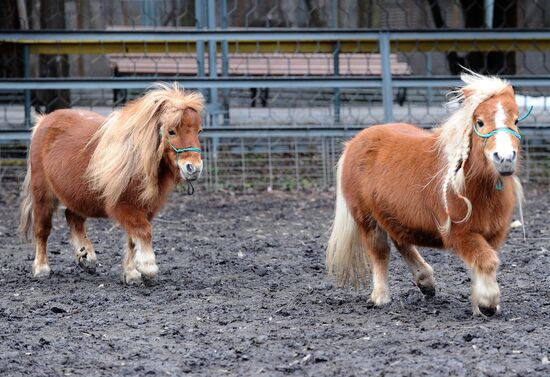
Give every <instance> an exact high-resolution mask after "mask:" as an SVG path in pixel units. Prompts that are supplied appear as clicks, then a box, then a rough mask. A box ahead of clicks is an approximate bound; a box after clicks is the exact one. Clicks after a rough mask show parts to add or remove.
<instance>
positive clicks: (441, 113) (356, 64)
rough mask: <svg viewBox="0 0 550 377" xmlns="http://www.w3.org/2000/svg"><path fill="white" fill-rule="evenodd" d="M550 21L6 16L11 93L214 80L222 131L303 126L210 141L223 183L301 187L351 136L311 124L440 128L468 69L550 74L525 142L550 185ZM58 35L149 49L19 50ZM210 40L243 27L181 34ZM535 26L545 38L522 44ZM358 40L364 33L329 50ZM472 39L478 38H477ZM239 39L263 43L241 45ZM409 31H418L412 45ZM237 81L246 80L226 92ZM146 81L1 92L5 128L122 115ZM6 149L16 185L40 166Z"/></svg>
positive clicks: (211, 179)
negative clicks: (51, 118)
mask: <svg viewBox="0 0 550 377" xmlns="http://www.w3.org/2000/svg"><path fill="white" fill-rule="evenodd" d="M21 4H25V5H26V7H25V6H23V7H21ZM549 10H550V1H546V0H545V1H536V2H523V1H517V0H496V1H492V2H485V1H481V0H460V1H459V0H453V1H437V0H413V1H404V0H402V1H400V0H361V1H359V0H301V1H290V0H281V1H260V0H220V1H183V0H158V1H152V0H122V1H107V0H95V1H91V0H79V1H76V0H40V1H32V2H31V1H23V2H21V1H15V0H8V1H7V2H6V5H5V7H3V9H1V10H0V22H3V25H5V28H6V30H4V32H0V37H2V38H0V62H1V64H0V83H1V81H4V82H7V83H10V82H11V81H9V80H13V79H21V80H23V81H24V80H32V79H35V78H46V77H50V78H54V79H55V80H58V81H63V80H68V79H71V80H75V79H76V80H81V81H79V82H85V81H89V82H92V83H93V82H94V81H93V80H96V79H108V80H112V81H113V82H116V80H130V81H131V80H148V81H150V82H154V81H173V80H178V81H181V82H185V83H189V85H187V87H188V89H193V86H192V85H193V83H194V81H193V80H195V79H204V78H207V79H208V80H209V82H210V83H211V84H212V85H211V86H208V85H207V86H206V87H205V86H202V87H201V88H200V90H201V91H203V93H204V94H205V96H206V97H207V101H208V116H206V117H205V119H204V122H205V126H206V127H207V128H216V127H231V128H237V129H239V128H241V129H243V130H246V129H248V128H260V129H261V128H266V129H278V130H288V133H287V134H286V135H285V136H284V137H281V136H280V135H281V134H280V132H279V133H278V135H279V136H277V137H263V136H262V137H251V136H247V135H249V133H245V132H244V131H243V134H242V135H240V137H236V138H224V137H218V136H216V137H206V138H205V140H204V142H205V143H206V144H207V146H208V148H207V149H208V151H209V152H208V154H207V156H206V159H207V160H208V161H209V163H208V169H207V170H208V171H207V175H206V177H205V183H206V185H207V187H208V188H231V189H237V188H238V189H247V188H249V187H258V188H288V189H295V188H304V187H310V186H331V185H332V184H333V182H334V180H333V178H334V176H333V167H334V163H335V161H336V159H337V155H338V153H339V151H340V148H341V147H340V144H341V141H342V138H343V136H339V137H336V136H335V137H325V136H319V135H317V136H316V135H315V134H312V135H313V136H308V137H303V136H300V137H297V136H295V135H296V134H295V133H294V131H293V130H295V129H298V128H308V127H312V128H330V129H337V130H342V135H343V134H344V132H345V130H347V129H349V128H358V127H359V128H360V127H368V126H371V125H374V124H379V123H384V122H385V121H388V120H390V119H391V120H393V121H395V122H407V123H413V124H416V125H419V126H421V127H433V126H435V125H437V124H439V123H441V122H442V121H443V120H444V119H445V118H446V117H447V116H448V115H449V114H450V111H451V110H449V109H447V108H445V106H444V103H445V101H446V94H447V92H448V91H449V90H450V89H451V88H450V87H449V85H447V84H438V83H437V82H436V81H437V79H438V78H441V77H449V78H456V74H457V73H458V72H459V71H460V70H461V68H460V67H461V66H466V67H470V68H472V69H474V70H476V71H479V72H482V73H489V74H499V75H506V76H509V77H511V78H512V80H513V79H521V78H533V79H537V78H540V80H531V81H529V82H528V83H523V84H521V85H516V86H515V90H516V93H517V98H516V99H517V102H518V104H519V106H520V108H521V109H523V110H524V109H526V108H527V107H528V106H534V112H533V115H532V116H531V117H530V118H529V119H528V120H527V121H526V122H525V125H527V126H529V127H534V128H536V130H535V131H533V132H532V133H530V134H529V136H528V138H527V142H526V143H525V144H524V146H525V152H526V153H525V155H526V156H527V157H526V160H525V164H526V166H525V169H524V173H523V175H524V177H525V178H526V179H529V180H540V181H544V182H548V160H549V158H550V157H549V156H550V151H549V148H548V135H549V134H550V129H549V128H548V124H549V122H548V120H549V119H548V118H549V115H550V114H549V111H548V106H549V105H550V104H549V103H548V102H549V100H550V93H549V91H550V84H549V83H548V78H547V77H546V78H545V75H546V73H547V72H548V68H549V65H550V64H549V63H548V62H549V58H550V55H549V52H548V51H549V50H548V45H550V31H547V30H548V29H547V28H548V26H549V25H550V11H549ZM54 29H55V30H56V31H58V30H66V31H67V32H69V33H70V32H84V33H90V34H91V35H94V33H96V32H98V31H107V33H110V34H109V35H111V36H113V35H114V36H120V35H122V34H124V33H126V32H136V33H141V35H143V36H144V38H143V40H135V39H134V40H130V39H124V38H123V37H121V38H120V40H116V41H108V40H106V39H101V38H100V37H98V39H97V40H95V41H92V42H90V41H84V40H81V41H80V42H74V43H69V41H70V40H71V39H73V40H74V35H72V34H66V35H65V36H64V37H63V35H61V36H60V37H59V38H60V39H56V40H50V41H48V42H47V43H46V42H37V41H36V40H35V41H33V40H32V38H31V39H30V42H29V38H27V39H26V41H27V42H23V41H22V40H23V39H24V38H20V39H19V40H18V41H16V42H14V41H13V40H8V39H6V38H7V37H9V35H10V31H14V30H30V31H37V32H38V33H39V36H41V35H45V34H46V33H47V32H48V31H52V30H54ZM450 29H452V31H450ZM197 30H199V31H202V32H208V31H216V32H217V33H221V34H219V35H223V33H224V31H225V30H227V31H228V33H229V34H230V37H229V38H225V39H223V38H222V37H219V36H216V35H214V36H212V37H211V38H210V39H201V40H198V39H197V40H194V39H192V38H187V39H185V38H181V39H180V40H174V39H173V36H174V35H176V34H182V35H184V34H185V33H192V32H196V31H197ZM491 30H493V31H495V32H497V33H499V35H503V36H506V33H512V32H515V33H516V34H510V35H511V36H510V37H509V38H501V39H487V38H485V39H484V38H483V37H482V33H481V32H483V31H485V32H486V31H491ZM533 30H540V31H541V33H542V37H540V38H533V39H526V38H522V37H521V35H522V33H523V35H527V33H528V32H530V31H533ZM266 31H267V32H268V33H267V34H273V35H279V34H276V33H278V32H281V31H283V32H286V31H291V32H300V33H302V34H300V35H299V36H300V37H298V36H297V37H296V38H286V37H284V35H283V34H280V35H281V38H280V39H276V38H275V37H273V35H272V36H271V38H268V37H269V36H268V37H266V33H265V32H266ZM342 31H344V32H345V31H351V32H357V33H358V34H357V35H358V37H357V38H356V39H350V38H341V39H337V38H332V39H330V38H329V39H327V35H331V34H335V33H338V32H342ZM362 31H366V32H368V31H374V33H373V35H374V37H372V38H371V37H369V36H366V37H361V36H359V33H360V32H362ZM388 31H391V33H388ZM467 31H473V32H474V33H473V35H469V36H468V35H466V36H465V34H464V32H467ZM239 32H247V33H249V34H248V35H249V38H248V39H246V38H244V39H236V38H231V35H235V34H237V33H239ZM262 32H263V33H264V34H262ZM384 33H386V34H384ZM400 33H401V34H400ZM403 33H409V34H410V35H409V37H407V38H402V37H400V36H402V35H403ZM415 33H416V34H415ZM453 33H454V34H453ZM545 33H546V34H545ZM378 34H380V35H382V34H384V35H387V36H388V38H389V39H388V47H389V53H388V55H384V54H383V53H382V45H381V41H380V38H379V37H378ZM193 35H195V34H193ZM442 35H450V36H451V37H450V38H442V37H441V36H442ZM283 37H284V38H283ZM170 38H172V39H170ZM384 57H387V64H386V63H385V61H384ZM385 75H386V76H385ZM432 78H433V79H432ZM236 79H242V80H245V81H244V82H241V83H240V84H239V85H235V86H233V87H232V86H224V87H223V88H220V86H216V84H217V83H223V80H236ZM388 79H389V80H388ZM409 79H423V80H424V82H425V83H426V86H425V87H424V86H420V85H415V86H413V85H408V84H407V83H408V81H407V80H409ZM281 80H287V83H286V84H284V85H282V84H280V82H281ZM331 80H332V81H331ZM335 80H340V81H335ZM369 80H371V81H369ZM545 80H546V81H545ZM130 81H127V82H130ZM323 81H324V82H325V83H324V84H323ZM327 82H334V83H335V84H334V86H329V85H326V83H327ZM350 83H352V84H353V83H355V84H354V85H351V84H350ZM358 83H359V84H358ZM363 84H364V85H363ZM146 86H147V85H145V84H144V85H143V87H135V86H133V87H132V86H131V85H129V86H128V87H121V86H119V87H117V88H114V89H113V88H107V87H101V86H97V87H95V88H94V87H93V86H92V89H84V88H83V87H79V86H78V84H75V86H73V87H71V88H70V89H69V88H64V89H55V90H54V89H39V87H38V86H37V87H35V88H32V89H27V90H12V89H5V90H0V131H7V130H11V131H16V130H21V129H23V128H28V127H29V126H30V125H31V123H32V119H33V118H34V117H35V116H36V114H38V113H44V112H46V113H47V112H51V111H54V110H55V109H58V108H66V107H71V108H85V109H89V110H93V111H97V112H99V113H101V114H104V115H107V114H109V113H110V112H111V111H112V110H113V109H114V108H116V107H119V106H123V105H124V104H125V103H126V102H128V101H129V100H131V99H132V98H135V97H136V96H139V95H141V94H142V93H143V89H144V87H146ZM388 109H389V110H390V111H391V112H390V113H388ZM0 135H1V134H0ZM5 142H6V141H5V140H4V144H3V145H2V152H1V156H0V157H1V160H0V161H1V164H2V165H1V166H2V169H3V172H4V173H2V174H4V177H6V176H9V175H14V176H16V175H17V166H24V165H23V164H20V163H18V162H17V160H18V159H19V158H22V156H24V147H25V143H21V142H19V143H13V142H12V143H11V144H5ZM19 169H21V168H19Z"/></svg>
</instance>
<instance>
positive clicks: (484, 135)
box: [474, 106, 533, 144]
mask: <svg viewBox="0 0 550 377" xmlns="http://www.w3.org/2000/svg"><path fill="white" fill-rule="evenodd" d="M532 111H533V106H529V110H528V111H527V113H526V114H524V115H522V116H520V117H519V118H518V122H521V121H523V120H525V119H527V117H528V116H529V115H531V112H532ZM474 132H475V133H476V134H477V136H479V137H482V138H483V139H485V141H484V144H485V143H487V139H488V138H490V137H491V136H493V135H495V134H496V133H497V132H506V133H509V134H510V135H513V136H515V137H517V138H518V140H521V135H520V134H519V132H517V131H514V130H512V129H510V128H497V129H495V130H493V131H491V132H489V133H488V134H482V133H481V132H479V130H478V129H477V125H476V123H475V122H474Z"/></svg>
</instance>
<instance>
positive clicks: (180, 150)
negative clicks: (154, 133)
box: [166, 138, 202, 154]
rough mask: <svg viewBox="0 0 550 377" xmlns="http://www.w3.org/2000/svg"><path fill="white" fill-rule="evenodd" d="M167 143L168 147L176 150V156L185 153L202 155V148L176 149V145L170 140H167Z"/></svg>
mask: <svg viewBox="0 0 550 377" xmlns="http://www.w3.org/2000/svg"><path fill="white" fill-rule="evenodd" d="M166 141H167V142H168V145H169V146H170V147H171V148H172V149H173V150H174V152H176V154H180V153H183V152H197V153H202V149H200V148H194V147H187V148H176V147H174V145H173V144H172V143H171V142H170V140H168V138H166Z"/></svg>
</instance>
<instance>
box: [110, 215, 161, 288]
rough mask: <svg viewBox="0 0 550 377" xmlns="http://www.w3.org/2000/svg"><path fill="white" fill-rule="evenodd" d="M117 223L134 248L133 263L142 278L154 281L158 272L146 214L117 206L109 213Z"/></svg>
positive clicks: (149, 223)
mask: <svg viewBox="0 0 550 377" xmlns="http://www.w3.org/2000/svg"><path fill="white" fill-rule="evenodd" d="M110 216H111V217H112V218H113V219H115V220H116V221H118V222H119V224H120V225H121V226H122V227H123V228H124V230H125V231H126V233H127V234H128V237H129V238H130V239H132V241H133V243H134V245H135V247H134V250H135V254H134V262H135V265H136V269H137V270H138V271H139V273H141V275H142V277H143V278H147V279H154V278H155V277H156V276H157V274H158V271H159V268H158V266H157V263H156V258H155V253H154V252H153V246H152V228H151V222H150V221H149V220H148V218H147V215H146V213H145V212H144V211H143V210H141V209H139V208H136V207H134V206H131V205H124V204H119V205H117V206H116V207H115V208H114V209H113V210H111V211H110Z"/></svg>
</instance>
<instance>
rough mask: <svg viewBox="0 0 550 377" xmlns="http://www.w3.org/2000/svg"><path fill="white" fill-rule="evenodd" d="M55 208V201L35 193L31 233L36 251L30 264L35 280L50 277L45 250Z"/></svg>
mask: <svg viewBox="0 0 550 377" xmlns="http://www.w3.org/2000/svg"><path fill="white" fill-rule="evenodd" d="M55 208H56V203H55V200H54V198H53V197H52V196H51V195H50V194H48V193H45V194H42V193H38V192H36V193H35V195H34V198H33V219H34V224H33V232H34V237H35V243H36V245H35V247H36V251H35V256H34V262H33V264H32V273H33V275H34V277H36V278H41V277H46V276H49V275H50V266H49V263H48V251H47V248H48V237H49V236H50V232H51V230H52V216H53V213H54V211H55Z"/></svg>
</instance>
